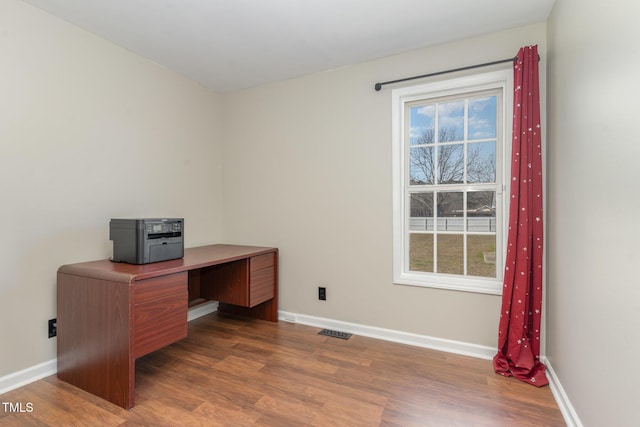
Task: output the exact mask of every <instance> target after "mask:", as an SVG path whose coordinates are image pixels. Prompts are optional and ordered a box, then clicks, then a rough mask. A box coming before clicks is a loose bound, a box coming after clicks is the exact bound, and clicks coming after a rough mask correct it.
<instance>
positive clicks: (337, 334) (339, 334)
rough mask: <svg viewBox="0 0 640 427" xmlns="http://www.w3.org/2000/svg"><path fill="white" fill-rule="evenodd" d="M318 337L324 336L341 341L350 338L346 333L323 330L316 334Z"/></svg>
mask: <svg viewBox="0 0 640 427" xmlns="http://www.w3.org/2000/svg"><path fill="white" fill-rule="evenodd" d="M318 334H319V335H326V336H329V337H333V338H340V339H343V340H348V339H349V338H351V334H350V333H347V332H340V331H334V330H331V329H323V330H321V331H320V332H318Z"/></svg>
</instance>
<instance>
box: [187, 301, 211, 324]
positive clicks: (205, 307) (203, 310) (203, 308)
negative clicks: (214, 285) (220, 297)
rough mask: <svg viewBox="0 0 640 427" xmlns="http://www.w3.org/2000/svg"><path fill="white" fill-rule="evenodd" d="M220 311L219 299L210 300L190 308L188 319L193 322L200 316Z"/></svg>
mask: <svg viewBox="0 0 640 427" xmlns="http://www.w3.org/2000/svg"><path fill="white" fill-rule="evenodd" d="M215 311H218V301H208V302H205V303H204V304H200V305H196V306H195V307H193V308H190V309H189V313H188V314H187V321H188V322H191V321H192V320H194V319H197V318H198V317H202V316H206V315H207V314H210V313H213V312H215Z"/></svg>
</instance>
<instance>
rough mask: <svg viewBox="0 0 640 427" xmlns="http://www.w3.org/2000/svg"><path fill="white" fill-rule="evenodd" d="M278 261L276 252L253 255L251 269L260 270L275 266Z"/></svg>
mask: <svg viewBox="0 0 640 427" xmlns="http://www.w3.org/2000/svg"><path fill="white" fill-rule="evenodd" d="M275 263H276V254H275V253H274V252H270V253H268V254H264V255H257V256H253V257H251V271H252V272H253V271H256V270H260V269H263V268H267V267H273V266H274V265H275Z"/></svg>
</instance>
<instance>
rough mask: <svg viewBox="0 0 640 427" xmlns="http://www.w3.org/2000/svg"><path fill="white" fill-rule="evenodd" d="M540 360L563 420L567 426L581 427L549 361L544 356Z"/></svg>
mask: <svg viewBox="0 0 640 427" xmlns="http://www.w3.org/2000/svg"><path fill="white" fill-rule="evenodd" d="M540 361H541V362H542V363H544V364H545V366H546V367H547V379H548V380H549V388H550V389H551V393H553V397H554V398H555V399H556V403H557V404H558V407H559V408H560V412H561V413H562V417H563V418H564V422H565V423H567V427H583V426H582V422H581V421H580V418H579V417H578V414H577V413H576V410H575V409H574V408H573V405H572V404H571V402H570V401H569V397H568V396H567V393H565V391H564V388H562V384H560V380H559V379H558V376H557V375H556V373H555V372H554V370H553V367H552V366H551V362H549V359H547V357H546V356H542V357H541V358H540Z"/></svg>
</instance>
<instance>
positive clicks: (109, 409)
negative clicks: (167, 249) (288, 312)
mask: <svg viewBox="0 0 640 427" xmlns="http://www.w3.org/2000/svg"><path fill="white" fill-rule="evenodd" d="M318 331H319V329H318V328H314V327H310V326H305V325H299V324H292V323H287V322H279V323H270V322H264V321H257V320H246V319H239V318H231V317H226V316H222V315H220V314H217V313H214V314H210V315H207V316H205V317H202V318H200V319H196V320H194V321H192V322H190V323H189V337H188V338H186V339H184V340H182V341H180V342H178V343H175V344H173V345H171V346H169V347H166V348H164V349H162V350H159V351H156V352H154V353H151V354H149V355H147V356H144V357H142V358H140V359H138V360H137V362H136V406H135V407H134V408H133V409H132V410H130V411H127V410H125V409H122V408H119V407H117V406H115V405H113V404H111V403H109V402H107V401H104V400H102V399H100V398H97V397H95V396H93V395H91V394H88V393H86V392H84V391H82V390H80V389H77V388H75V387H73V386H70V385H68V384H66V383H64V382H62V381H59V380H58V379H57V378H56V377H55V375H54V376H51V377H47V378H45V379H42V380H40V381H36V382H34V383H31V384H29V385H26V386H24V387H21V388H19V389H16V390H12V391H11V392H9V393H5V394H4V395H2V396H0V401H2V402H13V403H21V404H22V405H23V408H24V407H25V406H26V404H27V403H31V405H32V408H33V410H32V411H31V412H22V413H17V412H10V411H6V410H4V408H3V406H4V405H2V406H0V425H2V426H20V427H24V426H51V427H53V426H55V427H60V426H234V427H235V426H278V427H284V426H348V427H355V426H389V427H391V426H403V427H409V426H464V427H467V426H491V427H496V426H509V427H512V426H536V427H539V426H564V425H565V423H564V421H563V419H562V415H561V414H560V411H559V409H558V406H557V405H556V403H555V401H554V399H553V396H552V394H551V391H550V390H549V388H548V387H544V388H536V387H533V386H530V385H528V384H524V383H521V382H519V381H517V380H514V379H510V378H503V377H501V376H498V375H496V374H494V373H493V370H492V367H491V362H490V361H487V360H481V359H476V358H471V357H465V356H459V355H454V354H449V353H443V352H438V351H433V350H428V349H423V348H418V347H413V346H408V345H402V344H396V343H390V342H385V341H381V340H376V339H372V338H367V337H361V336H357V335H354V336H352V337H351V338H350V339H349V340H342V339H339V338H333V337H327V336H323V335H318V334H317V332H318Z"/></svg>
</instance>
